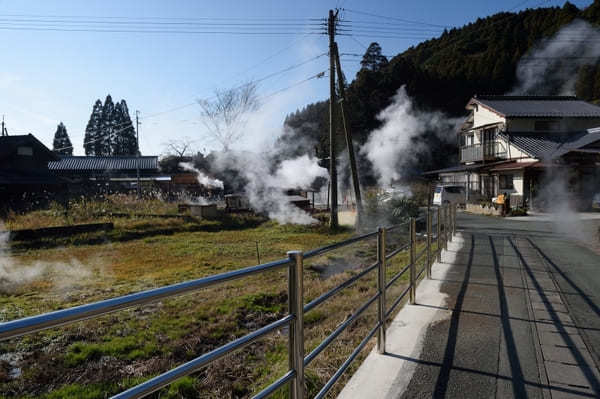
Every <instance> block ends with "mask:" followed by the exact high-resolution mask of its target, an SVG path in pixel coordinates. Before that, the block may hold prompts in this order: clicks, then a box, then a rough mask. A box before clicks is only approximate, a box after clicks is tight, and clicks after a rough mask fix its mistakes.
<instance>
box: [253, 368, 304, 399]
mask: <svg viewBox="0 0 600 399" xmlns="http://www.w3.org/2000/svg"><path fill="white" fill-rule="evenodd" d="M295 376H296V370H290V371H288V372H287V373H285V374H284V375H283V376H282V377H281V378H279V379H278V380H277V381H275V382H274V383H272V384H271V385H269V386H268V387H266V388H265V389H263V390H262V391H260V392H259V393H257V394H256V395H255V396H253V397H252V399H264V398H268V397H269V396H271V395H273V393H275V391H277V390H278V389H279V388H281V387H282V386H284V385H285V384H286V383H287V382H288V381H289V380H291V379H292V378H294V377H295Z"/></svg>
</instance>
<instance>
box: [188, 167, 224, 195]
mask: <svg viewBox="0 0 600 399" xmlns="http://www.w3.org/2000/svg"><path fill="white" fill-rule="evenodd" d="M179 166H180V167H181V168H183V169H184V170H188V171H190V172H194V173H196V179H197V180H198V183H199V184H201V185H203V186H205V187H209V188H220V189H223V182H222V181H221V180H219V179H213V178H211V177H209V176H207V175H205V174H204V173H203V172H202V171H200V170H198V169H196V168H194V165H192V164H191V163H190V162H180V163H179Z"/></svg>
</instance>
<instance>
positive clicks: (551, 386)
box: [388, 214, 600, 398]
mask: <svg viewBox="0 0 600 399" xmlns="http://www.w3.org/2000/svg"><path fill="white" fill-rule="evenodd" d="M578 226H579V227H578ZM581 226H582V223H581V222H579V221H575V220H567V219H561V220H560V221H558V222H554V221H547V220H535V219H530V220H511V219H508V218H506V219H501V218H493V217H484V216H475V215H467V214H459V215H458V230H459V232H460V234H461V237H462V239H463V240H464V244H463V246H462V248H461V249H460V250H458V251H456V253H455V254H453V255H454V256H453V257H452V259H453V262H451V263H444V262H442V263H441V264H437V265H436V267H435V268H434V271H433V279H439V280H440V281H441V283H442V284H441V290H442V292H444V293H445V294H447V295H448V299H447V303H446V305H445V307H444V309H440V311H446V312H448V311H450V314H449V317H446V318H444V319H442V320H440V321H438V322H435V323H433V324H432V325H430V326H429V328H428V329H427V331H426V333H425V335H424V342H423V349H422V351H421V353H420V354H419V356H418V358H414V359H412V360H411V361H413V362H415V363H416V364H417V366H416V368H415V369H414V373H413V375H412V378H411V379H410V382H409V383H408V386H407V387H406V389H403V392H401V393H396V394H393V395H388V397H403V398H416V397H440V398H441V397H453V398H492V397H495V398H505V397H516V398H580V397H600V373H599V372H598V368H599V366H600V256H599V255H597V254H596V253H594V252H592V251H591V250H590V249H588V248H586V247H585V246H582V245H580V244H579V243H578V242H577V241H574V240H571V239H570V238H571V237H575V236H577V235H579V236H580V235H581V234H580V233H581V232H582V231H583V230H584V229H583V228H581ZM592 231H593V230H592ZM586 234H590V233H586ZM578 238H581V237H578ZM587 238H589V237H587ZM417 306H423V307H428V306H429V305H428V304H427V303H418V304H417ZM389 355H391V356H393V355H394V354H393V353H390V354H389Z"/></svg>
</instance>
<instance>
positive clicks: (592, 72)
mask: <svg viewBox="0 0 600 399" xmlns="http://www.w3.org/2000/svg"><path fill="white" fill-rule="evenodd" d="M575 19H582V20H585V21H587V22H590V23H591V24H592V25H595V26H597V25H599V23H600V0H596V1H595V2H594V3H593V4H592V5H590V6H589V7H587V8H586V9H583V10H580V9H578V8H577V7H576V6H574V5H572V4H571V3H568V2H567V3H565V5H564V6H563V7H552V8H538V9H528V10H525V11H522V12H519V13H500V14H496V15H493V16H490V17H487V18H480V19H478V20H477V21H475V22H473V23H470V24H468V25H465V26H463V27H462V28H455V29H452V30H450V31H445V32H444V33H443V34H442V35H441V36H440V37H439V38H436V39H432V40H428V41H426V42H423V43H421V44H419V45H418V46H415V47H411V48H409V49H408V50H406V51H404V52H403V53H401V54H398V55H397V56H395V57H394V58H393V59H391V60H390V61H389V63H388V65H386V66H385V67H383V68H381V69H380V70H378V71H372V70H368V69H362V70H361V71H359V72H358V73H357V75H356V77H355V79H354V81H352V83H351V84H350V85H349V87H348V88H347V101H346V102H345V107H346V109H347V111H348V114H349V115H350V118H351V126H352V130H353V136H354V140H355V141H356V143H357V144H358V145H359V146H361V145H363V144H364V143H365V141H366V140H367V138H368V135H369V133H370V132H371V131H372V130H373V129H375V128H377V127H378V126H379V125H380V122H379V121H378V120H377V118H376V116H377V114H378V113H379V112H380V111H381V110H383V109H384V108H385V107H387V106H388V105H389V104H390V103H391V99H392V96H393V95H394V94H395V93H396V92H397V90H398V89H399V88H400V87H401V86H403V85H405V86H406V90H407V93H408V94H409V96H410V97H411V98H412V99H413V101H414V102H415V106H416V107H418V108H419V109H422V110H440V111H443V112H445V113H446V114H447V115H448V116H454V117H456V116H462V115H465V112H466V111H465V110H464V106H465V104H466V103H467V101H468V100H469V98H471V97H472V96H473V95H474V94H478V93H479V94H502V93H506V92H508V91H509V90H510V89H511V88H513V87H514V86H515V84H516V82H517V78H516V71H517V65H518V63H519V60H520V59H521V57H522V56H524V55H527V54H528V52H530V51H531V50H532V49H533V48H535V46H536V45H537V44H539V43H540V41H541V40H543V39H545V38H549V37H552V36H553V35H554V34H556V33H557V32H558V31H559V30H560V29H561V28H563V27H565V26H566V25H568V24H569V23H571V22H573V21H574V20H575ZM383 50H384V53H385V49H383ZM565 62H568V60H566V61H565ZM598 65H599V64H594V65H589V66H585V67H582V68H580V69H579V71H578V77H577V84H576V86H575V87H576V94H577V95H578V96H580V97H582V98H584V99H586V100H590V101H593V100H596V99H598V98H600V67H599V66H598ZM342 66H343V65H342ZM556 94H559V93H556ZM327 112H328V102H327V101H323V102H318V103H315V104H310V105H308V106H307V107H306V108H305V109H304V110H301V111H297V112H296V113H293V114H291V115H288V117H287V118H286V124H287V125H288V126H289V127H292V128H294V129H292V130H289V131H288V132H287V133H286V134H285V135H284V136H283V137H282V138H281V140H282V141H284V142H285V141H290V142H294V141H295V140H297V139H298V138H299V137H302V138H310V139H313V140H316V141H317V142H318V145H317V153H318V154H319V155H320V156H323V157H324V156H326V154H327V152H328V150H327V148H328V119H327V118H328V116H327ZM338 125H340V126H341V124H338ZM338 135H339V139H338V143H339V147H340V150H342V149H343V147H344V138H343V137H344V136H343V133H342V131H341V130H340V131H338ZM440 136H442V138H443V134H442V135H440V132H427V133H424V134H422V135H420V136H419V137H416V138H414V139H413V140H415V141H421V143H420V144H423V143H425V145H426V146H427V147H428V148H430V151H429V152H430V153H429V154H425V155H426V156H422V157H418V159H417V160H416V161H414V162H412V163H411V165H409V166H408V170H407V173H406V174H407V175H413V174H417V173H419V172H420V171H423V170H428V169H435V168H440V167H444V166H447V165H449V164H452V163H453V162H455V161H456V159H455V154H456V153H457V151H456V147H455V143H454V141H455V138H456V132H447V134H446V136H447V137H448V140H443V139H440ZM359 161H360V163H361V169H362V171H363V173H362V175H363V179H364V180H365V183H371V182H372V179H371V178H372V176H370V173H369V167H368V161H367V160H365V159H362V158H361V159H360V160H359Z"/></svg>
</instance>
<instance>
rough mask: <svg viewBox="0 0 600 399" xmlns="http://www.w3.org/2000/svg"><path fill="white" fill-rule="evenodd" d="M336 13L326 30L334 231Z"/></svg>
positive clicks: (333, 225)
mask: <svg viewBox="0 0 600 399" xmlns="http://www.w3.org/2000/svg"><path fill="white" fill-rule="evenodd" d="M336 17H337V13H335V14H334V13H333V10H329V19H328V21H327V28H328V29H327V30H328V33H329V181H330V182H331V209H330V211H329V212H330V213H329V226H330V227H331V228H332V229H334V228H337V227H338V226H339V222H338V198H337V189H338V184H337V166H336V164H335V163H336V156H335V151H336V148H335V147H336V146H335V134H336V131H335V48H334V44H335V41H334V40H335V19H336Z"/></svg>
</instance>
